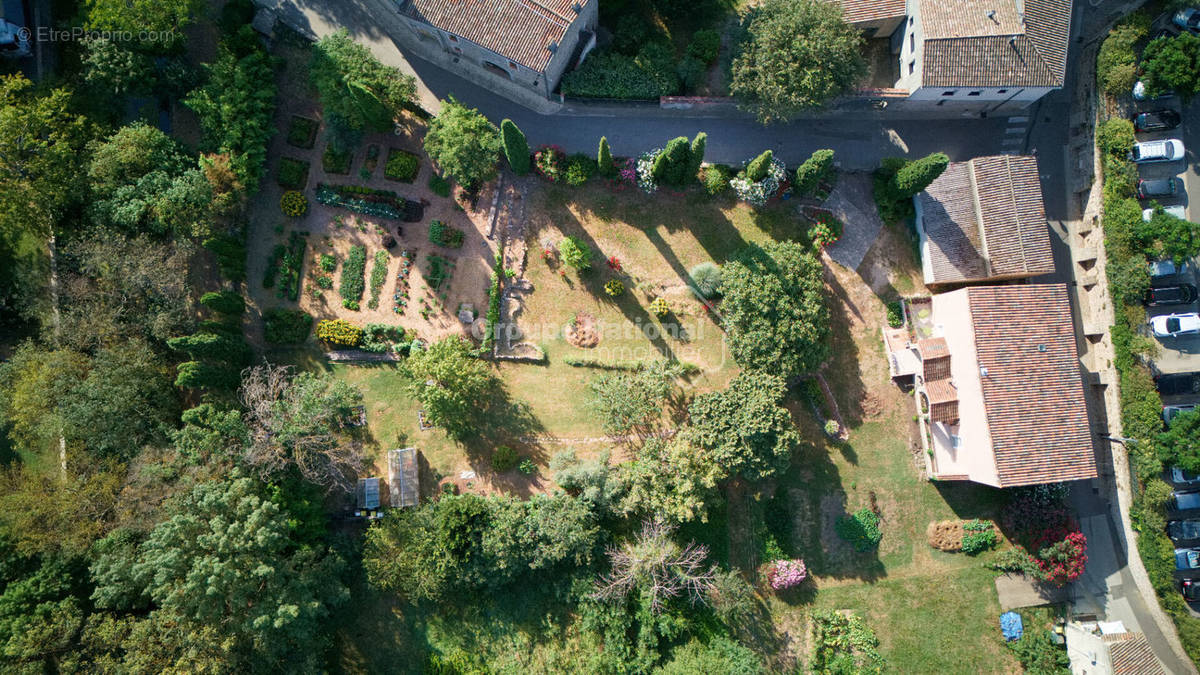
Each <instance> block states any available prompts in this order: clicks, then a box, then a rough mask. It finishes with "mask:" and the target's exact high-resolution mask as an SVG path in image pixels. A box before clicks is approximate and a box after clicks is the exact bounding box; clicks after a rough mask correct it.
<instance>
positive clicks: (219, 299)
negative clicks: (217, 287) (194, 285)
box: [200, 291, 246, 316]
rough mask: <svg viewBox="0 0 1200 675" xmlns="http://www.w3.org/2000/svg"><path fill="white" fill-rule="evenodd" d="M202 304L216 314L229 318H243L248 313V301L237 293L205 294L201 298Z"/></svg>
mask: <svg viewBox="0 0 1200 675" xmlns="http://www.w3.org/2000/svg"><path fill="white" fill-rule="evenodd" d="M200 304H201V305H204V306H205V307H207V308H209V309H211V310H212V311H214V312H219V313H221V314H226V315H228V316H241V314H242V312H245V311H246V299H245V298H243V297H242V294H241V293H238V292H237V291H220V292H219V293H213V292H209V293H205V294H204V295H202V296H200Z"/></svg>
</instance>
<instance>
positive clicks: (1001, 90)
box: [996, 89, 1008, 94]
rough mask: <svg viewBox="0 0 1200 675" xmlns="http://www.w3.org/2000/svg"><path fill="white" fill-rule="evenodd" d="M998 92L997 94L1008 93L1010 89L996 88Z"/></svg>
mask: <svg viewBox="0 0 1200 675" xmlns="http://www.w3.org/2000/svg"><path fill="white" fill-rule="evenodd" d="M996 93H997V94H1007V93H1008V90H1007V89H997V90H996Z"/></svg>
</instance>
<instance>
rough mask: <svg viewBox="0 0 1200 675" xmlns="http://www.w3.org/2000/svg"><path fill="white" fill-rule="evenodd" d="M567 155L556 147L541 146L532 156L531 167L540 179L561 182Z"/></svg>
mask: <svg viewBox="0 0 1200 675" xmlns="http://www.w3.org/2000/svg"><path fill="white" fill-rule="evenodd" d="M566 159H567V155H566V153H564V152H563V151H562V148H560V147H558V146H557V145H543V146H542V147H540V148H538V151H537V152H536V153H534V155H533V165H534V168H535V169H536V170H537V173H538V175H539V176H541V177H542V178H545V179H546V180H548V181H550V182H551V183H557V182H558V181H560V180H562V178H563V173H564V171H565V165H566Z"/></svg>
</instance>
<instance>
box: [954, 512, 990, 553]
mask: <svg viewBox="0 0 1200 675" xmlns="http://www.w3.org/2000/svg"><path fill="white" fill-rule="evenodd" d="M997 543H999V539H998V538H997V537H996V528H995V527H993V526H992V524H991V523H989V522H987V521H984V520H968V521H967V522H965V523H963V538H962V550H963V553H966V554H967V555H978V554H980V553H983V552H984V551H986V550H988V549H990V548H992V547H993V546H995V545H996V544H997Z"/></svg>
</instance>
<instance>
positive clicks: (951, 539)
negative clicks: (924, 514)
mask: <svg viewBox="0 0 1200 675" xmlns="http://www.w3.org/2000/svg"><path fill="white" fill-rule="evenodd" d="M925 538H926V539H927V540H928V541H929V545H930V546H932V547H934V548H936V549H937V550H939V551H945V552H947V553H957V552H958V551H961V550H962V540H963V521H961V520H943V521H941V522H938V523H930V524H929V527H928V528H926V530H925Z"/></svg>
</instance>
